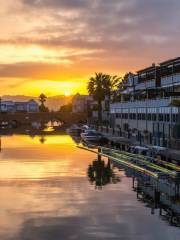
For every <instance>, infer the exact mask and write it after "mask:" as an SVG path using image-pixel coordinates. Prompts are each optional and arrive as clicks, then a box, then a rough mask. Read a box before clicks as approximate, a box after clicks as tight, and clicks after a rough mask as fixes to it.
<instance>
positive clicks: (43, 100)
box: [39, 93, 49, 112]
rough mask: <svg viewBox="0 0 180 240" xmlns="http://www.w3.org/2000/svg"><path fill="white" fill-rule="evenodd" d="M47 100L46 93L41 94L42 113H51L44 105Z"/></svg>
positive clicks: (40, 107)
mask: <svg viewBox="0 0 180 240" xmlns="http://www.w3.org/2000/svg"><path fill="white" fill-rule="evenodd" d="M46 99H47V97H46V95H45V94H44V93H41V95H40V96H39V101H40V103H41V105H40V106H39V110H40V111H41V112H49V109H48V108H47V107H46V106H45V105H44V103H45V102H46Z"/></svg>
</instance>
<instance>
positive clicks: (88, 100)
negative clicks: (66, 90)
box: [72, 93, 94, 113]
mask: <svg viewBox="0 0 180 240" xmlns="http://www.w3.org/2000/svg"><path fill="white" fill-rule="evenodd" d="M93 101H94V100H93V97H92V96H88V95H80V94H79V93H78V94H76V95H75V96H74V97H73V100H72V112H73V113H87V112H88V108H89V106H91V104H92V103H93Z"/></svg>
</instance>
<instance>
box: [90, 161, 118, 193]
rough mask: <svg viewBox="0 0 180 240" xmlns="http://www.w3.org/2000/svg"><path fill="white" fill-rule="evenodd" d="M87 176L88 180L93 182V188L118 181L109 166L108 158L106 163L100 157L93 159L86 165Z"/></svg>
mask: <svg viewBox="0 0 180 240" xmlns="http://www.w3.org/2000/svg"><path fill="white" fill-rule="evenodd" d="M88 177H89V181H90V182H91V183H92V184H95V188H96V187H97V188H99V189H101V188H102V186H105V185H107V184H110V183H114V184H115V183H117V182H119V181H120V179H119V177H117V176H116V175H115V173H114V172H113V170H112V168H111V164H110V160H108V163H107V164H105V161H102V160H100V159H99V160H95V161H93V163H92V164H90V165H89V167H88Z"/></svg>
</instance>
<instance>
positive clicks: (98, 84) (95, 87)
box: [87, 73, 108, 124]
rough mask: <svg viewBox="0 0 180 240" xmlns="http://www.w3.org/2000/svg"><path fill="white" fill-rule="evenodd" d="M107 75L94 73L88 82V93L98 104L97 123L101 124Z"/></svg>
mask: <svg viewBox="0 0 180 240" xmlns="http://www.w3.org/2000/svg"><path fill="white" fill-rule="evenodd" d="M107 76H108V75H106V74H103V73H95V76H94V77H91V78H90V79H89V82H88V86H87V89H88V92H89V94H90V95H93V97H94V100H96V101H97V102H98V123H99V124H101V123H102V101H103V100H104V97H105V89H104V82H105V79H106V78H107Z"/></svg>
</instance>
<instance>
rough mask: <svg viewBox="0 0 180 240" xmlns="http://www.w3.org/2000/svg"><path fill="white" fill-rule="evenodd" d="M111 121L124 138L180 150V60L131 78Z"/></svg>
mask: <svg viewBox="0 0 180 240" xmlns="http://www.w3.org/2000/svg"><path fill="white" fill-rule="evenodd" d="M110 117H111V125H112V127H113V128H118V129H119V132H120V135H122V136H124V137H127V138H130V139H131V138H132V139H134V140H137V141H139V142H140V143H142V144H153V145H158V146H164V147H175V148H177V149H178V148H180V58H176V59H172V60H168V61H165V62H162V63H160V64H159V65H155V64H153V65H152V66H150V67H148V68H146V69H142V70H140V71H137V73H136V74H129V75H128V77H127V78H126V80H125V81H124V82H122V84H121V87H120V89H119V91H118V98H117V100H115V102H114V103H113V104H111V106H110Z"/></svg>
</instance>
